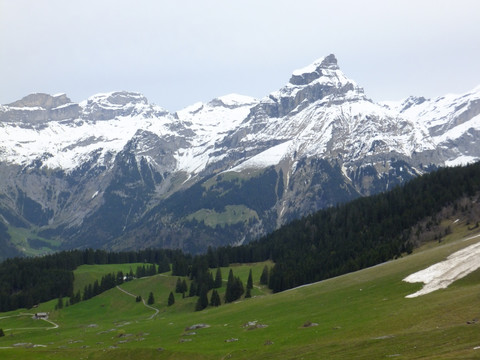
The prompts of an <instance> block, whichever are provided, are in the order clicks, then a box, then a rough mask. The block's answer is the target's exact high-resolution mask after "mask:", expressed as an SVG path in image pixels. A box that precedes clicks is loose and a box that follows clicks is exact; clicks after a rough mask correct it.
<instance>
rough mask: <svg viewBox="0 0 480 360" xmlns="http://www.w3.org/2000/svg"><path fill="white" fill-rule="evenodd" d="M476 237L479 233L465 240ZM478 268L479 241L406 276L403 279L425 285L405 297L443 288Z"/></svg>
mask: <svg viewBox="0 0 480 360" xmlns="http://www.w3.org/2000/svg"><path fill="white" fill-rule="evenodd" d="M477 237H480V234H479V235H476V236H474V237H471V238H468V239H465V240H470V239H474V238H477ZM478 268H480V242H478V243H476V244H474V245H470V246H468V247H466V248H465V249H462V250H459V251H457V252H455V253H453V254H451V255H450V256H449V257H448V258H447V260H445V261H442V262H439V263H437V264H434V265H432V266H430V267H428V268H426V269H423V270H421V271H418V272H416V273H413V274H411V275H409V276H407V277H406V278H405V279H403V281H405V282H408V283H418V282H423V283H424V284H425V285H424V286H423V288H422V289H421V290H419V291H417V292H416V293H413V294H410V295H407V296H405V297H406V298H414V297H417V296H421V295H426V294H429V293H431V292H433V291H436V290H439V289H445V288H447V287H448V286H449V285H450V284H452V283H453V282H454V281H456V280H459V279H461V278H463V277H465V276H467V275H468V274H470V273H471V272H473V271H475V270H477V269H478Z"/></svg>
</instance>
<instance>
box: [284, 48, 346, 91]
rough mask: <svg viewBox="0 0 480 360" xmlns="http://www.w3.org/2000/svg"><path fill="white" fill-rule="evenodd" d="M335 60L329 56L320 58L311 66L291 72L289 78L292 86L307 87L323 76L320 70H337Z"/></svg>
mask: <svg viewBox="0 0 480 360" xmlns="http://www.w3.org/2000/svg"><path fill="white" fill-rule="evenodd" d="M338 69H339V68H338V65H337V58H336V57H335V55H333V54H330V55H328V56H325V57H323V58H320V59H318V60H316V61H315V62H313V63H312V64H310V65H308V66H306V67H304V68H302V69H298V70H295V71H293V73H292V77H291V78H290V84H292V85H307V84H309V83H311V82H312V81H314V80H316V79H318V78H319V77H321V76H322V75H323V73H322V70H338Z"/></svg>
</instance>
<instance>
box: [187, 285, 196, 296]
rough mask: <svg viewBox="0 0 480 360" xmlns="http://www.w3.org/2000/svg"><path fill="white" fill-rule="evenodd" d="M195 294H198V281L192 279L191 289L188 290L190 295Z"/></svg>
mask: <svg viewBox="0 0 480 360" xmlns="http://www.w3.org/2000/svg"><path fill="white" fill-rule="evenodd" d="M195 295H197V283H196V282H195V281H192V282H191V283H190V290H189V292H188V296H189V297H193V296H195Z"/></svg>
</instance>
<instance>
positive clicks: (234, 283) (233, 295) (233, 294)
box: [225, 269, 245, 303]
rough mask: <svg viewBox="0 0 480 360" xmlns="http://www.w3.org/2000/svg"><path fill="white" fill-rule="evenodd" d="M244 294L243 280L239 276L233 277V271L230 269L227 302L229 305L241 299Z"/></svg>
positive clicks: (226, 293) (226, 294)
mask: <svg viewBox="0 0 480 360" xmlns="http://www.w3.org/2000/svg"><path fill="white" fill-rule="evenodd" d="M244 292H245V290H244V288H243V282H242V280H240V278H239V277H238V276H233V271H232V269H230V272H229V274H228V282H227V290H226V291H225V302H226V303H229V302H232V301H235V300H238V299H240V297H241V296H242V295H243V293H244Z"/></svg>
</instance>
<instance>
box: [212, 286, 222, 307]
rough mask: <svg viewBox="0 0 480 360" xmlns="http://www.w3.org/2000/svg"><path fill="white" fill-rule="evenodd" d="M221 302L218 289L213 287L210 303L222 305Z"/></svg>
mask: <svg viewBox="0 0 480 360" xmlns="http://www.w3.org/2000/svg"><path fill="white" fill-rule="evenodd" d="M220 304H221V301H220V295H218V291H217V290H216V289H213V291H212V296H211V298H210V305H211V306H220Z"/></svg>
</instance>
